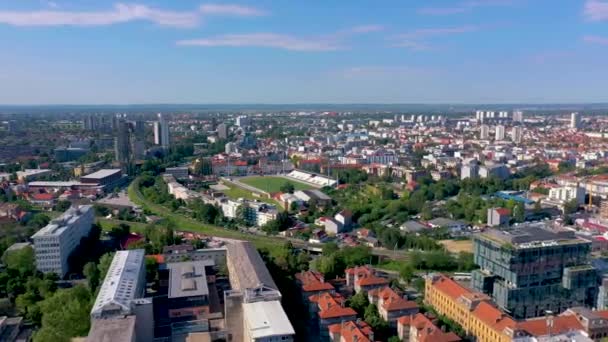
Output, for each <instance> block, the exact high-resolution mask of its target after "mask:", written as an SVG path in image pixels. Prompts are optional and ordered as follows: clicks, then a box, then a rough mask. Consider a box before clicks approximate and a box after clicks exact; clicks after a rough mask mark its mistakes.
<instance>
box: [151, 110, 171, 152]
mask: <svg viewBox="0 0 608 342" xmlns="http://www.w3.org/2000/svg"><path fill="white" fill-rule="evenodd" d="M154 144H156V145H160V146H162V147H164V148H169V125H168V124H167V121H166V120H165V118H164V117H163V115H162V114H161V113H158V121H156V122H154Z"/></svg>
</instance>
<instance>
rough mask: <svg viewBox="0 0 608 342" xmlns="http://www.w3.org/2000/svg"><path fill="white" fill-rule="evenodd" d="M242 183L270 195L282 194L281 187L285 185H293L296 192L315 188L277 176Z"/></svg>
mask: <svg viewBox="0 0 608 342" xmlns="http://www.w3.org/2000/svg"><path fill="white" fill-rule="evenodd" d="M240 181H241V182H242V183H244V184H247V185H251V186H253V187H254V188H258V189H260V190H262V191H266V192H269V193H273V192H280V191H281V187H282V186H283V185H284V184H285V183H291V184H293V187H294V189H295V190H307V189H312V188H313V187H312V186H310V185H308V184H304V183H300V182H298V181H294V180H290V179H285V178H282V177H275V176H252V177H245V178H241V179H240Z"/></svg>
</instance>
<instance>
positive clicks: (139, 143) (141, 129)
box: [131, 117, 146, 159]
mask: <svg viewBox="0 0 608 342" xmlns="http://www.w3.org/2000/svg"><path fill="white" fill-rule="evenodd" d="M145 125H146V123H145V121H144V120H143V119H142V118H141V117H139V118H137V120H135V127H134V130H135V134H134V139H132V141H131V145H132V149H133V157H134V158H135V159H143V158H144V152H145V151H144V150H145V141H146V127H145Z"/></svg>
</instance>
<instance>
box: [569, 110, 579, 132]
mask: <svg viewBox="0 0 608 342" xmlns="http://www.w3.org/2000/svg"><path fill="white" fill-rule="evenodd" d="M580 127H581V116H580V114H579V113H577V112H574V113H572V114H570V128H572V129H578V128H580Z"/></svg>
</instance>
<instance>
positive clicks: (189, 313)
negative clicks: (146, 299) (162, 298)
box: [167, 260, 215, 321]
mask: <svg viewBox="0 0 608 342" xmlns="http://www.w3.org/2000/svg"><path fill="white" fill-rule="evenodd" d="M214 265H215V263H214V262H213V261H212V260H199V261H184V262H175V263H169V264H167V268H168V269H169V293H168V298H169V301H168V305H169V307H168V309H169V318H171V319H179V320H180V321H183V320H199V319H201V318H206V316H207V314H208V313H209V287H208V285H207V273H206V271H205V267H206V266H210V267H211V266H214Z"/></svg>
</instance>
